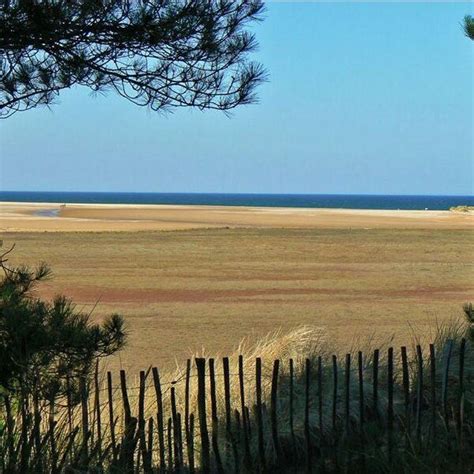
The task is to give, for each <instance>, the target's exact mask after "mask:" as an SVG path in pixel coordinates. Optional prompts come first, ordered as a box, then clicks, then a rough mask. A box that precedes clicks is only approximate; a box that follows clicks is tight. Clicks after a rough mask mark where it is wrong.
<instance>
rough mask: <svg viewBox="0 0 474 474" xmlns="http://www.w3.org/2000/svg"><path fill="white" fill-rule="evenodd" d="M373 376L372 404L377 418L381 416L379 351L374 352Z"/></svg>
mask: <svg viewBox="0 0 474 474" xmlns="http://www.w3.org/2000/svg"><path fill="white" fill-rule="evenodd" d="M372 369H373V375H372V402H373V410H374V415H375V417H376V418H378V416H379V350H378V349H375V350H374V360H373V368H372Z"/></svg>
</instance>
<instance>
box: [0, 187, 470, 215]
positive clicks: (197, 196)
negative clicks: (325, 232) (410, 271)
mask: <svg viewBox="0 0 474 474" xmlns="http://www.w3.org/2000/svg"><path fill="white" fill-rule="evenodd" d="M0 201H9V202H55V203H86V204H186V205H192V204H198V205H209V206H255V207H305V208H335V209H337V208H340V209H407V210H423V209H430V210H447V209H449V208H450V207H452V206H462V205H469V206H474V196H472V195H471V196H407V195H404V196H394V195H362V194H207V193H93V192H27V191H0Z"/></svg>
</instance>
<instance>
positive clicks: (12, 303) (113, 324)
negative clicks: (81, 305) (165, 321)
mask: <svg viewBox="0 0 474 474" xmlns="http://www.w3.org/2000/svg"><path fill="white" fill-rule="evenodd" d="M7 255H8V252H5V253H4V254H3V255H2V256H0V267H1V268H2V269H3V273H4V275H3V278H2V279H1V280H0V393H2V391H4V390H6V391H7V392H8V393H9V394H12V393H13V394H14V393H15V392H17V391H21V392H22V393H33V392H34V393H36V395H37V396H38V397H39V398H42V399H47V400H49V399H52V398H54V397H57V396H58V395H60V394H62V393H65V392H66V390H67V386H68V381H69V380H76V381H77V378H78V377H85V378H86V379H87V378H88V377H89V376H90V375H91V373H92V371H93V369H94V367H95V364H96V363H97V361H98V360H99V359H100V358H101V357H105V356H108V355H111V354H113V353H115V352H116V351H118V350H119V349H121V348H122V347H123V345H124V344H125V339H126V334H125V331H124V321H123V318H122V317H121V316H119V315H117V314H113V315H111V316H109V317H108V318H106V319H105V320H104V322H103V323H102V324H93V323H92V322H91V321H90V314H88V313H84V312H81V311H78V310H76V308H75V306H74V305H73V303H72V302H71V301H70V300H69V299H67V298H65V297H64V296H57V297H56V298H55V299H54V300H53V301H52V302H49V301H44V300H42V299H40V298H37V297H36V296H35V294H34V289H35V286H36V285H37V284H38V283H39V282H41V281H43V280H45V279H47V278H49V276H50V275H51V272H50V269H49V268H48V266H46V265H45V264H42V265H40V266H39V267H37V268H36V269H31V268H28V267H25V266H20V267H10V266H8V265H7V263H6V262H7V258H6V256H7Z"/></svg>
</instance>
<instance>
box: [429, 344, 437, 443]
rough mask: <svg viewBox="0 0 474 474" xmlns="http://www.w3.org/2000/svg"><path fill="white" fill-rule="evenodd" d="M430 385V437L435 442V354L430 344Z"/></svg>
mask: <svg viewBox="0 0 474 474" xmlns="http://www.w3.org/2000/svg"><path fill="white" fill-rule="evenodd" d="M430 379H431V380H430V382H431V383H430V385H431V403H430V405H431V435H432V438H433V440H436V354H435V347H434V345H433V344H430Z"/></svg>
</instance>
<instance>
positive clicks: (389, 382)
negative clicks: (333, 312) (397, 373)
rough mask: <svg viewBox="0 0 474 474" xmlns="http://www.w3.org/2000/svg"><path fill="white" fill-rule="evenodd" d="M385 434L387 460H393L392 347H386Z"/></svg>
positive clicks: (390, 461)
mask: <svg viewBox="0 0 474 474" xmlns="http://www.w3.org/2000/svg"><path fill="white" fill-rule="evenodd" d="M387 392H388V403H387V436H388V460H389V463H390V464H391V463H392V461H393V347H389V348H388V360H387Z"/></svg>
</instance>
